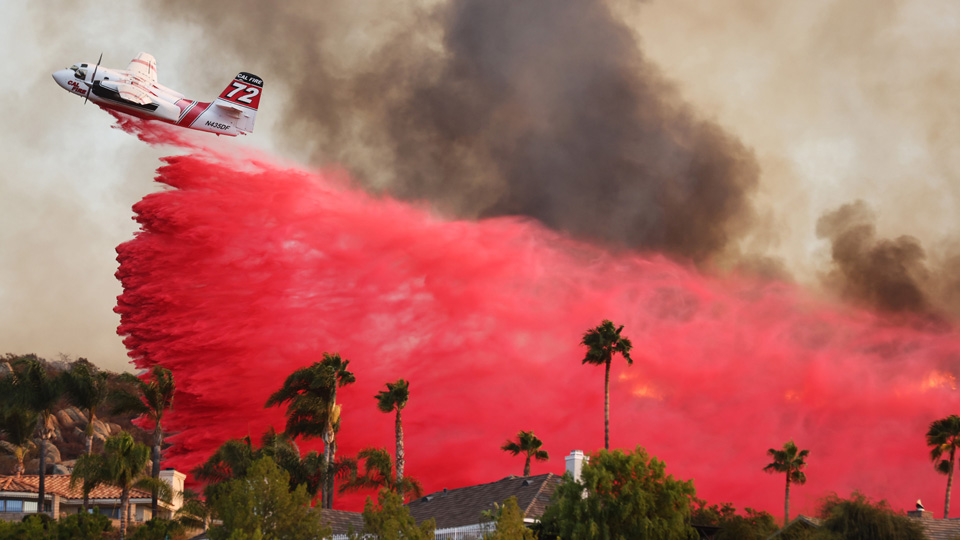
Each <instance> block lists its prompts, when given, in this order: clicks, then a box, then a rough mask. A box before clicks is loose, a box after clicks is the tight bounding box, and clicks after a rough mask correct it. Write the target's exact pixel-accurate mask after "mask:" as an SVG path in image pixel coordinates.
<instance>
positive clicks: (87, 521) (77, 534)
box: [57, 512, 113, 540]
mask: <svg viewBox="0 0 960 540" xmlns="http://www.w3.org/2000/svg"><path fill="white" fill-rule="evenodd" d="M112 528H113V525H112V524H111V523H110V518H108V517H107V516H105V515H103V514H100V513H96V514H88V513H86V512H83V513H80V514H71V515H69V516H65V517H61V518H60V521H58V522H57V540H102V539H103V538H104V537H105V536H104V534H103V533H105V532H108V531H109V530H110V529H112Z"/></svg>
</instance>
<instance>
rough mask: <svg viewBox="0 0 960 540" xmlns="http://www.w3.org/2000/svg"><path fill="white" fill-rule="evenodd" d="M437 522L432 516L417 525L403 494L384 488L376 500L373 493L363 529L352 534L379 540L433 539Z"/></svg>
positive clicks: (353, 538) (354, 539) (365, 510)
mask: <svg viewBox="0 0 960 540" xmlns="http://www.w3.org/2000/svg"><path fill="white" fill-rule="evenodd" d="M435 529H436V522H435V521H434V520H433V519H428V520H426V521H424V522H422V523H420V525H417V522H416V520H415V519H413V516H411V515H410V510H409V509H407V507H406V506H404V504H403V499H402V498H401V497H400V495H399V494H397V493H396V492H394V491H392V490H390V489H381V490H380V493H379V495H378V497H377V502H376V503H374V502H373V501H372V500H371V499H370V498H369V497H368V498H367V503H366V504H365V505H364V507H363V531H362V532H356V533H353V534H351V535H350V538H351V540H361V539H363V538H367V537H368V535H369V536H372V537H373V538H377V539H378V540H400V539H404V540H433V531H434V530H435Z"/></svg>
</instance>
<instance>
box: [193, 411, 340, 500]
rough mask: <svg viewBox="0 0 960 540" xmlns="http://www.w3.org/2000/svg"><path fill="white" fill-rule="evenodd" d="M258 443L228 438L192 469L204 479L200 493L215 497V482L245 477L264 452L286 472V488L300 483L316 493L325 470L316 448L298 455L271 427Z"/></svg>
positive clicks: (284, 436)
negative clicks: (204, 486)
mask: <svg viewBox="0 0 960 540" xmlns="http://www.w3.org/2000/svg"><path fill="white" fill-rule="evenodd" d="M260 443H261V445H260V447H259V448H256V447H255V446H254V445H253V441H252V440H251V439H250V437H244V438H243V439H230V440H228V441H226V442H225V443H223V444H222V445H220V447H219V448H217V451H216V452H214V453H213V455H211V456H210V457H209V458H208V459H207V461H205V462H204V463H203V464H201V465H200V466H198V467H197V468H195V469H194V470H193V471H192V472H193V475H194V476H195V477H196V478H197V479H198V480H201V481H203V482H206V483H207V487H206V488H205V490H204V495H205V496H206V498H207V499H208V500H213V499H216V497H217V495H218V489H219V488H218V487H217V486H219V485H220V484H222V483H224V482H226V481H227V480H232V479H235V478H243V477H245V476H246V475H247V471H248V470H249V469H250V467H251V466H253V463H254V462H255V461H257V460H258V459H261V458H263V457H265V456H267V457H270V458H271V459H273V460H274V461H275V462H276V463H277V465H278V466H279V467H280V468H282V469H283V470H284V471H286V472H287V473H288V474H289V475H290V491H293V490H294V489H296V488H297V486H299V485H301V484H303V485H304V486H305V487H306V490H307V493H309V494H310V496H311V497H316V496H317V493H318V492H319V491H320V488H321V487H322V486H323V484H324V480H325V479H326V471H325V467H324V462H323V459H322V458H321V457H320V455H319V454H318V453H317V452H316V451H312V452H309V453H307V455H305V456H303V457H301V456H300V449H299V448H298V447H297V445H296V443H295V442H294V441H293V439H292V438H291V437H290V436H289V435H287V434H286V433H277V432H276V431H275V430H274V429H273V428H272V427H271V428H270V429H268V430H267V431H266V432H265V433H264V434H263V436H262V437H261V439H260ZM341 469H343V465H342V464H339V463H335V464H334V471H335V472H337V471H339V470H341Z"/></svg>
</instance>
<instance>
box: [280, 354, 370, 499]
mask: <svg viewBox="0 0 960 540" xmlns="http://www.w3.org/2000/svg"><path fill="white" fill-rule="evenodd" d="M349 364H350V361H349V360H344V359H342V358H341V357H340V355H339V354H337V353H334V354H330V353H323V360H322V361H320V362H315V363H314V364H313V365H311V366H309V367H305V368H300V369H298V370H296V371H294V372H293V373H292V374H290V376H289V377H287V379H286V380H285V381H284V383H283V386H282V387H281V388H280V389H279V390H277V391H276V392H274V393H273V394H272V395H271V396H270V398H269V399H267V403H266V405H264V406H265V407H272V406H274V405H277V406H279V405H282V404H284V403H289V405H288V406H287V426H286V430H285V431H286V432H287V433H289V434H290V435H291V436H293V437H303V438H305V439H309V438H312V437H320V438H321V439H322V440H323V463H324V469H325V472H326V475H325V485H324V486H323V490H322V495H321V497H322V506H323V508H333V483H334V474H335V466H334V465H335V461H336V451H337V450H336V448H337V446H336V444H337V443H336V432H337V430H338V429H339V428H340V405H339V404H338V403H337V388H339V387H341V386H346V385H348V384H350V383H353V382H356V380H357V379H356V377H354V375H353V373H351V372H350V371H347V366H348V365H349Z"/></svg>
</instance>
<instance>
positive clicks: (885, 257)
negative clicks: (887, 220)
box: [817, 201, 931, 312]
mask: <svg viewBox="0 0 960 540" xmlns="http://www.w3.org/2000/svg"><path fill="white" fill-rule="evenodd" d="M875 221H876V216H874V214H873V213H872V212H871V211H870V209H869V208H868V207H867V205H866V203H864V202H863V201H857V202H854V203H850V204H846V205H843V206H841V207H840V208H838V209H836V210H834V211H832V212H828V213H827V214H824V215H823V217H821V218H820V220H819V221H818V222H817V235H818V236H820V237H821V238H826V239H829V240H830V243H831V246H832V249H831V255H832V259H833V265H834V267H833V269H832V270H831V272H830V274H829V278H828V282H829V283H830V284H831V285H835V286H837V287H839V288H840V290H841V292H842V294H843V295H844V296H846V297H847V298H850V299H853V300H856V301H859V302H861V303H864V304H866V305H868V306H872V307H879V308H881V309H885V310H888V311H912V312H924V311H926V310H928V309H929V308H930V307H931V303H930V301H929V300H928V299H927V297H926V294H925V293H924V288H925V286H926V281H927V280H928V279H929V275H928V272H927V267H926V264H925V263H926V254H925V252H924V249H923V246H921V245H920V242H919V241H918V240H917V239H916V238H913V237H911V236H900V237H898V238H895V239H884V238H877V230H876V229H877V228H876V224H875Z"/></svg>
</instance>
